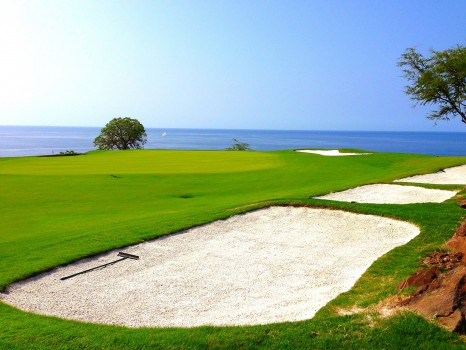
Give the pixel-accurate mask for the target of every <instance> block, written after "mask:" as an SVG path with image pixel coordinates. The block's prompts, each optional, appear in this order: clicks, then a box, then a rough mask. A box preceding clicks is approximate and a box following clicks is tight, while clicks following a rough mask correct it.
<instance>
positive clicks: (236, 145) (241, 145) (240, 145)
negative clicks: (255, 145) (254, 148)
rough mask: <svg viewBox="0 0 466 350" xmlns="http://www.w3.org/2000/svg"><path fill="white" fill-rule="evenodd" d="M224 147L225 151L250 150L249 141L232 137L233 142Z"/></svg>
mask: <svg viewBox="0 0 466 350" xmlns="http://www.w3.org/2000/svg"><path fill="white" fill-rule="evenodd" d="M225 149H226V150H227V151H251V147H249V143H245V142H240V141H238V140H237V139H233V144H232V145H231V146H230V147H227V148H225Z"/></svg>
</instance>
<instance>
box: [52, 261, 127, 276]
mask: <svg viewBox="0 0 466 350" xmlns="http://www.w3.org/2000/svg"><path fill="white" fill-rule="evenodd" d="M126 259H128V257H124V258H121V259H118V260H115V261H111V262H109V263H106V264H103V265H99V266H96V267H93V268H91V269H88V270H84V271H81V272H78V273H75V274H72V275H69V276H66V277H62V278H60V280H61V281H64V280H67V279H68V278H71V277H74V276H78V275H82V274H83V273H86V272H90V271H94V270H97V269H101V268H104V267H107V266H109V265H113V264H116V263H117V262H119V261H122V260H126Z"/></svg>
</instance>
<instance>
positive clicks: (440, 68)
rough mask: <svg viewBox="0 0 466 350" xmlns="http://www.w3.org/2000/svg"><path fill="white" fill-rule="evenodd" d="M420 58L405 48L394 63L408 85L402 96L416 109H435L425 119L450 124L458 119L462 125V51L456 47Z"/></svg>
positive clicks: (465, 65) (465, 116) (465, 115)
mask: <svg viewBox="0 0 466 350" xmlns="http://www.w3.org/2000/svg"><path fill="white" fill-rule="evenodd" d="M430 54H431V55H430V56H429V57H424V56H423V55H422V54H421V53H420V52H418V51H416V49H414V48H408V49H407V50H406V51H405V53H403V54H402V55H401V57H400V59H399V61H398V66H400V67H402V68H403V73H404V77H405V78H406V79H407V80H408V81H409V83H410V85H408V86H406V88H405V92H406V94H408V95H410V96H411V99H412V100H415V101H416V105H417V104H418V103H420V104H421V105H433V106H438V109H437V110H434V111H432V112H431V113H430V114H429V115H428V116H427V118H429V119H433V120H450V118H451V117H457V116H459V117H460V118H461V121H462V122H463V123H466V103H465V102H466V47H465V46H460V45H458V46H456V47H454V48H451V49H447V50H444V51H435V50H430Z"/></svg>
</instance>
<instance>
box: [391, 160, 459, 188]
mask: <svg viewBox="0 0 466 350" xmlns="http://www.w3.org/2000/svg"><path fill="white" fill-rule="evenodd" d="M396 181H398V182H417V183H426V184H434V185H465V184H466V164H465V165H461V166H457V167H453V168H447V169H445V170H442V171H439V172H437V173H433V174H426V175H416V176H410V177H405V178H403V179H399V180H396Z"/></svg>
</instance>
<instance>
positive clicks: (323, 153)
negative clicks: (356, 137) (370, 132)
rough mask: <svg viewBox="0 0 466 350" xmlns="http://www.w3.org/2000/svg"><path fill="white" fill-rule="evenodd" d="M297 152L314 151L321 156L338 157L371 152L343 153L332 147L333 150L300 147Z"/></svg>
mask: <svg viewBox="0 0 466 350" xmlns="http://www.w3.org/2000/svg"><path fill="white" fill-rule="evenodd" d="M296 152H302V153H313V154H320V155H321V156H331V157H338V156H363V155H367V154H370V153H349V152H348V153H342V152H340V150H338V149H331V150H313V149H298V150H296Z"/></svg>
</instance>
